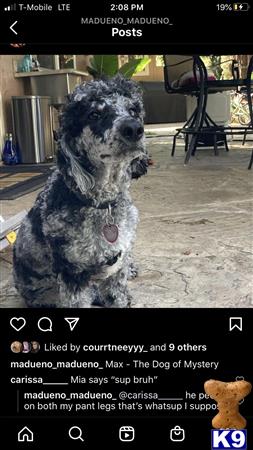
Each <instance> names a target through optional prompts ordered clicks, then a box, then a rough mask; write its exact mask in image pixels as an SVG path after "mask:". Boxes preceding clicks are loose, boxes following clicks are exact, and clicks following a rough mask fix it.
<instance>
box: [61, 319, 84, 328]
mask: <svg viewBox="0 0 253 450" xmlns="http://www.w3.org/2000/svg"><path fill="white" fill-rule="evenodd" d="M79 319H80V317H64V320H66V322H68V324H69V328H70V331H73V330H74V328H75V326H76V324H77V322H79Z"/></svg>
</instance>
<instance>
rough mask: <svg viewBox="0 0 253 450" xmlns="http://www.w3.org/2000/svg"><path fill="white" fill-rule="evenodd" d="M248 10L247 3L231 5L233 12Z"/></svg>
mask: <svg viewBox="0 0 253 450" xmlns="http://www.w3.org/2000/svg"><path fill="white" fill-rule="evenodd" d="M249 9H250V5H249V3H233V10H234V11H238V12H241V11H248V10H249Z"/></svg>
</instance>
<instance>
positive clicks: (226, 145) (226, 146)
mask: <svg viewBox="0 0 253 450" xmlns="http://www.w3.org/2000/svg"><path fill="white" fill-rule="evenodd" d="M224 146H225V149H226V152H229V146H228V140H227V135H226V133H224Z"/></svg>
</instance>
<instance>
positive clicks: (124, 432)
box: [119, 426, 135, 442]
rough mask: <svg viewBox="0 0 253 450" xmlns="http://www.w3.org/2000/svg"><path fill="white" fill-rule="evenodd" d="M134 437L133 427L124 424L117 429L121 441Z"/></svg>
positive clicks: (130, 440) (127, 440) (131, 439)
mask: <svg viewBox="0 0 253 450" xmlns="http://www.w3.org/2000/svg"><path fill="white" fill-rule="evenodd" d="M134 437H135V430H134V428H133V427H130V426H124V427H120V429H119V439H120V441H122V442H132V441H133V440H134Z"/></svg>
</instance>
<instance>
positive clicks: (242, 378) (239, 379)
mask: <svg viewBox="0 0 253 450" xmlns="http://www.w3.org/2000/svg"><path fill="white" fill-rule="evenodd" d="M235 379H236V381H243V380H244V377H239V376H237V377H236V378H235Z"/></svg>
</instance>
